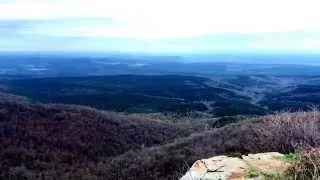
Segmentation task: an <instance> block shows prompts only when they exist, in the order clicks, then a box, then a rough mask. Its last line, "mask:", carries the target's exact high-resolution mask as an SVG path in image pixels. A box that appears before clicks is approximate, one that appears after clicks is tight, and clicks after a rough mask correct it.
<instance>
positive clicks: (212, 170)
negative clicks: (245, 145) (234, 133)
mask: <svg viewBox="0 0 320 180" xmlns="http://www.w3.org/2000/svg"><path fill="white" fill-rule="evenodd" d="M282 157H284V155H283V154H281V153H278V152H268V153H259V154H249V155H247V156H242V158H238V157H228V156H215V157H212V158H209V159H201V160H197V161H196V162H195V163H194V164H193V165H192V167H191V168H190V169H189V171H188V172H187V173H186V174H185V175H184V176H183V177H181V178H180V180H247V179H248V180H249V179H256V180H260V179H264V178H263V177H262V176H257V177H251V178H250V177H249V173H250V171H252V170H253V169H254V170H257V171H259V172H262V173H265V174H281V173H283V172H284V171H286V170H287V169H288V168H289V167H290V166H291V164H289V163H287V162H285V161H283V160H281V158H282Z"/></svg>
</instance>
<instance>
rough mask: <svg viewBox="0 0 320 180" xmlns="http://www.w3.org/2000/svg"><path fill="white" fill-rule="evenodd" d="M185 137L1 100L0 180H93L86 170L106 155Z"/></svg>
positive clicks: (72, 109)
mask: <svg viewBox="0 0 320 180" xmlns="http://www.w3.org/2000/svg"><path fill="white" fill-rule="evenodd" d="M190 133H191V130H190V129H187V128H181V127H177V126H175V125H172V124H168V123H162V122H157V121H152V120H145V119H142V118H137V117H131V116H125V115H120V114H117V113H113V112H102V111H97V110H94V109H91V108H88V107H80V106H67V105H53V104H52V105H43V104H30V103H28V102H24V101H23V102H21V101H17V100H16V99H9V100H8V99H6V101H0V159H1V161H0V179H8V178H9V177H10V178H11V179H79V177H81V178H82V179H88V178H87V177H90V178H89V179H95V177H98V176H97V175H96V174H94V173H92V172H91V170H92V169H95V168H96V167H97V166H98V164H99V163H102V162H103V161H104V160H105V159H106V158H108V157H111V156H116V155H119V154H121V153H124V152H126V151H128V150H137V149H141V148H142V147H148V146H153V145H161V144H164V143H168V142H170V141H173V140H174V139H175V138H177V137H179V136H187V135H189V134H190ZM92 174H93V175H92ZM81 178H80V179H81Z"/></svg>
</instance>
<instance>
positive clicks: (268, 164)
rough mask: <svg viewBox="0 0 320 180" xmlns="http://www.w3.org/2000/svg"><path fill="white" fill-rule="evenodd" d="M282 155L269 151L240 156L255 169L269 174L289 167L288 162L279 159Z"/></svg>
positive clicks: (280, 171)
mask: <svg viewBox="0 0 320 180" xmlns="http://www.w3.org/2000/svg"><path fill="white" fill-rule="evenodd" d="M282 157H284V155H283V154H281V153H278V152H270V153H259V154H248V156H242V159H243V160H244V161H246V162H247V164H248V165H250V166H252V167H255V168H256V169H257V170H259V171H261V172H264V173H267V174H270V173H282V172H284V171H285V170H287V169H288V168H289V167H290V164H289V163H286V162H284V161H281V160H280V158H282Z"/></svg>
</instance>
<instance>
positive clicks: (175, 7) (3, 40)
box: [0, 0, 320, 53]
mask: <svg viewBox="0 0 320 180" xmlns="http://www.w3.org/2000/svg"><path fill="white" fill-rule="evenodd" d="M318 1H319V0H90V1H88V0H0V51H10V52H11V51H66V52H69V51H70V52H74V51H92V52H144V53H208V52H209V53H215V52H248V51H249V52H251V51H253V52H317V51H319V50H320V23H319V19H320V11H319V7H320V2H318Z"/></svg>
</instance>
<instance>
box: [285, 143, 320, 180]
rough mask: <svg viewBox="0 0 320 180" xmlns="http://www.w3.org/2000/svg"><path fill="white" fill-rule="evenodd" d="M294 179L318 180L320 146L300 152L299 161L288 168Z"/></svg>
mask: <svg viewBox="0 0 320 180" xmlns="http://www.w3.org/2000/svg"><path fill="white" fill-rule="evenodd" d="M289 176H290V177H292V179H294V180H309V179H310V180H318V179H319V178H320V148H311V149H306V150H303V151H301V152H300V159H299V161H298V162H297V163H296V164H295V165H294V166H293V167H292V168H291V169H290V170H289Z"/></svg>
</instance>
